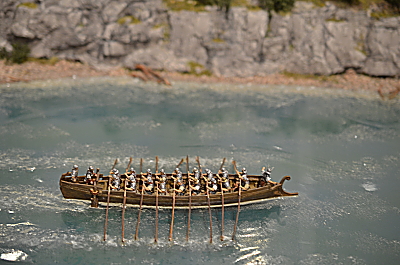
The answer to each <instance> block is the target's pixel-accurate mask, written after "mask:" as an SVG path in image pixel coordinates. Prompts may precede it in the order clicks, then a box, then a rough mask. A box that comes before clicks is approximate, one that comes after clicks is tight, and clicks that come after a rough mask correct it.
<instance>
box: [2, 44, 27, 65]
mask: <svg viewBox="0 0 400 265" xmlns="http://www.w3.org/2000/svg"><path fill="white" fill-rule="evenodd" d="M12 47H13V50H12V51H11V52H8V51H7V50H6V49H5V48H2V49H0V59H5V60H6V63H16V64H22V63H24V62H26V61H27V60H28V55H29V53H30V52H31V50H30V49H29V47H28V45H26V44H22V43H18V42H17V43H14V44H12Z"/></svg>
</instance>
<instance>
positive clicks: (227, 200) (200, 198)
mask: <svg viewBox="0 0 400 265" xmlns="http://www.w3.org/2000/svg"><path fill="white" fill-rule="evenodd" d="M66 176H68V174H63V175H62V176H61V179H60V189H61V192H62V194H63V196H64V198H66V199H78V200H88V201H91V200H92V199H93V197H94V196H93V194H92V191H91V190H93V187H94V186H93V185H87V184H82V183H74V182H71V181H70V180H68V178H67V177H66ZM231 178H232V179H234V176H233V175H232V177H231ZM249 178H250V180H252V181H251V185H250V186H253V187H252V188H250V189H249V190H247V191H243V190H242V192H241V198H240V204H241V205H245V204H252V203H260V202H263V201H267V200H271V199H276V198H280V197H286V196H296V195H298V193H289V192H286V191H284V190H283V188H282V185H283V182H284V181H285V180H289V179H290V177H289V176H286V177H284V178H283V179H282V180H281V182H280V183H276V184H275V185H272V184H267V185H266V186H264V187H256V186H257V183H256V180H258V179H259V177H258V176H249ZM106 184H107V181H105V180H103V181H99V183H98V184H97V188H98V190H99V193H98V194H97V199H98V201H99V202H107V195H108V190H107V185H106ZM238 195H239V193H238V191H235V192H225V193H224V194H223V196H224V205H225V206H235V205H237V204H238ZM123 198H124V191H123V190H122V189H121V190H119V191H117V190H112V191H111V193H110V203H122V202H123ZM140 198H141V194H140V193H137V192H134V191H127V192H126V204H128V205H132V206H139V204H140ZM172 204H173V196H172V195H159V196H158V206H159V207H160V208H167V209H170V208H172ZM221 205H222V194H221V193H220V192H219V193H216V194H210V206H211V207H221ZM155 206H156V196H155V194H154V193H153V194H144V195H143V207H155ZM188 207H189V196H188V195H185V196H175V208H178V209H179V208H183V209H184V208H188ZM191 207H192V208H208V200H207V196H206V195H205V194H202V195H194V196H191Z"/></svg>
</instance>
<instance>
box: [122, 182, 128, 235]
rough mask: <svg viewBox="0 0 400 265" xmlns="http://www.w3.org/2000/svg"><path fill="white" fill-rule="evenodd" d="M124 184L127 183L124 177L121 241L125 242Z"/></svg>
mask: <svg viewBox="0 0 400 265" xmlns="http://www.w3.org/2000/svg"><path fill="white" fill-rule="evenodd" d="M126 185H127V180H126V179H125V183H124V200H123V203H122V221H121V222H122V243H124V242H125V207H126Z"/></svg>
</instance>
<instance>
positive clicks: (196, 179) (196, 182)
mask: <svg viewBox="0 0 400 265" xmlns="http://www.w3.org/2000/svg"><path fill="white" fill-rule="evenodd" d="M189 179H190V181H191V182H189V183H188V184H189V186H190V188H191V189H192V195H198V194H199V193H200V172H199V170H198V169H197V168H193V177H192V176H190V175H189Z"/></svg>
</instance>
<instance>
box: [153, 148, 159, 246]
mask: <svg viewBox="0 0 400 265" xmlns="http://www.w3.org/2000/svg"><path fill="white" fill-rule="evenodd" d="M157 173H158V156H156V174H157ZM156 178H157V175H156ZM155 192H156V230H155V234H154V243H157V242H158V181H156V187H155Z"/></svg>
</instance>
